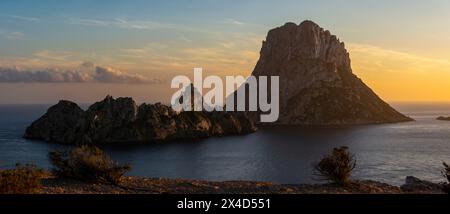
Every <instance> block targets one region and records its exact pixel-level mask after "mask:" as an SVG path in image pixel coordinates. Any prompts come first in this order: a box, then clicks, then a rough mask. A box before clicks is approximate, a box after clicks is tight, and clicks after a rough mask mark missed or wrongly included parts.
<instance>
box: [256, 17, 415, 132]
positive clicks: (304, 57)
mask: <svg viewBox="0 0 450 214" xmlns="http://www.w3.org/2000/svg"><path fill="white" fill-rule="evenodd" d="M252 75H254V76H257V77H258V76H280V95H279V96H280V117H279V120H278V121H277V122H276V124H287V125H289V124H293V125H334V124H336V125H337V124H349V125H353V124H370V123H390V122H402V121H410V120H411V119H410V118H408V117H406V116H404V115H402V114H401V113H399V112H397V111H396V110H395V109H393V108H392V107H390V106H389V105H388V104H387V103H386V102H384V101H383V100H382V99H380V98H379V97H378V96H377V95H376V94H375V93H374V92H373V91H372V90H371V89H370V88H369V87H368V86H367V85H365V84H364V83H363V82H362V80H361V79H359V78H358V77H357V76H356V75H354V74H353V72H352V68H351V63H350V57H349V53H348V52H347V50H346V49H345V45H344V43H343V42H340V41H339V39H338V38H337V37H336V36H334V35H332V34H331V33H330V32H329V31H326V30H324V29H322V28H321V27H319V26H318V25H317V24H315V23H313V22H311V21H305V22H303V23H301V24H300V25H297V24H294V23H287V24H285V25H284V26H282V27H279V28H275V29H273V30H271V31H270V32H269V33H268V35H267V39H266V41H264V42H263V46H262V49H261V56H260V59H259V61H258V63H257V65H256V67H255V69H254V71H253V74H252ZM255 118H256V117H255ZM256 119H257V118H256Z"/></svg>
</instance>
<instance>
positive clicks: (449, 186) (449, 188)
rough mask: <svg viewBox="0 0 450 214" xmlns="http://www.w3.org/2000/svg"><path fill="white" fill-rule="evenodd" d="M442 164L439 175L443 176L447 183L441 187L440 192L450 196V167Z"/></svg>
mask: <svg viewBox="0 0 450 214" xmlns="http://www.w3.org/2000/svg"><path fill="white" fill-rule="evenodd" d="M442 164H443V165H444V169H443V170H442V172H441V173H442V176H444V178H445V179H447V182H446V183H444V184H443V185H442V187H443V188H442V190H443V191H444V192H446V193H449V194H450V166H449V165H448V164H447V163H445V162H443V163H442Z"/></svg>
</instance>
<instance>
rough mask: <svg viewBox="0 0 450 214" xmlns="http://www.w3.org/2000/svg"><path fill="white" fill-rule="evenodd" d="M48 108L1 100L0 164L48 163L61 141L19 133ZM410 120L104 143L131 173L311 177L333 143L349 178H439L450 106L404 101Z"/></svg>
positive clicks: (283, 179)
mask: <svg viewBox="0 0 450 214" xmlns="http://www.w3.org/2000/svg"><path fill="white" fill-rule="evenodd" d="M47 107H48V106H0V119H1V120H0V167H3V168H6V167H12V166H14V164H15V162H23V163H25V162H34V163H36V164H37V165H39V166H40V167H45V168H48V167H50V166H49V163H48V160H47V153H48V151H49V150H53V149H57V148H61V147H63V146H61V145H54V144H47V143H42V142H31V141H28V140H24V139H22V138H21V135H22V134H23V132H24V129H25V127H26V126H27V125H28V124H29V123H30V122H31V121H32V120H33V119H36V118H38V117H39V116H40V115H41V114H43V113H44V112H45V110H46V109H47ZM399 109H400V110H401V111H402V112H404V113H406V114H408V115H409V116H412V117H414V118H415V119H416V120H417V121H416V122H408V123H399V124H386V125H371V126H357V127H334V128H330V127H328V128H325V127H315V128H306V127H289V128H286V127H282V128H281V127H279V128H265V129H262V130H260V131H258V132H257V133H254V134H251V135H247V136H236V137H226V138H211V139H206V140H202V141H198V142H179V143H169V144H160V145H140V146H115V147H106V148H105V150H106V151H107V152H109V153H110V154H111V155H112V156H113V158H114V159H116V160H118V161H119V162H127V163H131V164H132V166H133V170H132V171H131V172H130V175H136V176H150V177H170V178H192V179H206V180H217V181H222V180H260V181H273V182H277V183H299V182H301V183H306V182H315V179H314V177H312V164H313V163H314V162H315V161H317V160H318V159H320V157H322V156H323V155H324V154H326V153H328V152H329V151H330V150H331V149H332V148H334V147H339V146H348V147H350V149H351V151H352V152H353V153H355V154H356V157H357V170H356V172H355V177H356V178H360V179H372V180H378V181H382V182H387V183H392V184H401V183H403V181H404V178H405V177H406V176H408V175H414V176H417V177H420V178H423V179H429V180H432V181H441V180H442V179H441V177H440V169H441V162H442V161H448V162H450V155H449V154H450V142H449V139H450V122H446V121H437V120H435V118H436V117H437V116H439V115H450V111H449V110H450V105H443V104H442V105H436V104H433V105H425V104H414V105H411V104H410V105H403V106H399Z"/></svg>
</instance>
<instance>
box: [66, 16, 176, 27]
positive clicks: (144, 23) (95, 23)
mask: <svg viewBox="0 0 450 214" xmlns="http://www.w3.org/2000/svg"><path fill="white" fill-rule="evenodd" d="M69 23H70V24H73V25H82V26H91V27H116V28H124V29H141V30H151V29H177V28H179V26H177V25H174V24H170V23H160V22H156V21H148V20H127V19H123V18H115V19H111V20H108V19H106V20H99V19H82V18H69Z"/></svg>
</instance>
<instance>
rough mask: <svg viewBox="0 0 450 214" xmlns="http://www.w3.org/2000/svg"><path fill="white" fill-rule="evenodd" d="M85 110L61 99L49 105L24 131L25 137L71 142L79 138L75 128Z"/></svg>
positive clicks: (77, 126)
mask: <svg viewBox="0 0 450 214" xmlns="http://www.w3.org/2000/svg"><path fill="white" fill-rule="evenodd" d="M84 116H85V112H84V111H83V109H81V108H80V107H79V106H78V105H77V104H76V103H73V102H70V101H65V100H62V101H60V102H59V103H58V104H56V105H54V106H52V107H50V108H49V109H48V110H47V113H46V114H45V115H44V116H42V117H41V118H39V119H38V120H36V121H35V122H33V123H32V124H31V125H30V126H29V127H28V128H27V129H26V132H25V136H24V137H25V138H28V139H38V140H45V141H53V142H56V143H66V142H68V143H72V142H74V141H76V140H81V139H80V137H81V136H80V135H78V134H77V128H79V124H80V123H82V120H83V119H84Z"/></svg>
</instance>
